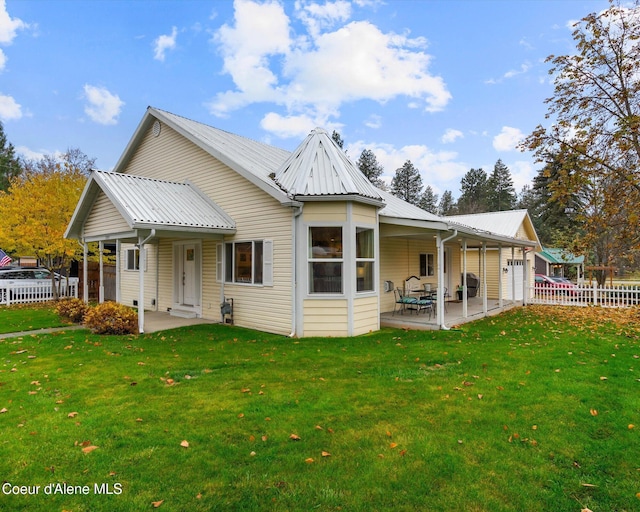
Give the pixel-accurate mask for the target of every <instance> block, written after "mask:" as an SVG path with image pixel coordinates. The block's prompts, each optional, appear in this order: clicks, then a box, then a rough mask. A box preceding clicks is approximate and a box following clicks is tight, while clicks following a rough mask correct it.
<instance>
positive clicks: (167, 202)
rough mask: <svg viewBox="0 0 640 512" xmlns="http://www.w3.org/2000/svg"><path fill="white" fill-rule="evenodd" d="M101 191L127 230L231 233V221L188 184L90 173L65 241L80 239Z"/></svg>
mask: <svg viewBox="0 0 640 512" xmlns="http://www.w3.org/2000/svg"><path fill="white" fill-rule="evenodd" d="M101 191H102V192H103V193H104V194H105V195H106V196H107V198H108V199H109V200H110V201H111V202H112V203H113V205H114V206H115V207H116V209H117V210H118V212H119V213H120V214H121V215H122V217H123V218H124V220H125V221H126V222H127V224H128V226H129V227H130V228H131V229H162V230H171V231H187V232H193V231H196V232H199V233H203V232H204V233H233V232H235V222H234V221H233V219H232V218H231V217H230V216H229V215H227V214H226V213H225V212H224V210H222V208H220V207H219V206H218V205H217V204H215V203H214V202H213V201H211V200H210V199H209V198H208V197H207V196H206V195H205V194H203V193H202V192H201V191H200V190H199V189H198V188H197V187H196V186H195V185H193V184H191V183H188V182H187V183H175V182H171V181H163V180H156V179H151V178H142V177H140V176H131V175H129V174H123V173H115V172H105V171H93V172H92V173H91V177H90V178H89V181H88V182H87V184H86V186H85V189H84V191H83V193H82V196H81V198H80V201H79V202H78V205H77V206H76V210H75V212H74V214H73V217H72V219H71V222H70V223H69V226H68V228H67V232H66V233H65V237H71V238H80V237H81V235H82V227H83V225H84V221H85V220H86V218H87V216H88V215H89V212H90V211H91V209H92V207H93V204H94V201H95V199H96V198H97V196H98V194H99V193H100V192H101Z"/></svg>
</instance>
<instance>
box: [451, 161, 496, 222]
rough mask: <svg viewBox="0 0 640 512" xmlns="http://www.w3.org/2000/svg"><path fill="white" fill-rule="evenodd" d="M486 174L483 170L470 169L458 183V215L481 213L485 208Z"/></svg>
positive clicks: (486, 209)
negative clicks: (459, 192)
mask: <svg viewBox="0 0 640 512" xmlns="http://www.w3.org/2000/svg"><path fill="white" fill-rule="evenodd" d="M487 182H488V179H487V173H486V172H485V171H484V169H470V170H469V172H467V174H465V175H464V176H463V177H462V180H461V181H460V191H461V192H462V193H461V194H460V198H459V199H458V214H460V215H466V214H469V213H483V212H486V211H489V209H488V208H487V192H488V190H487V186H488V185H487Z"/></svg>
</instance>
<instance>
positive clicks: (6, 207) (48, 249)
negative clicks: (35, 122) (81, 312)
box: [0, 158, 87, 288]
mask: <svg viewBox="0 0 640 512" xmlns="http://www.w3.org/2000/svg"><path fill="white" fill-rule="evenodd" d="M51 161H52V158H48V159H46V162H45V164H43V165H45V167H46V166H47V165H48V164H50V163H51ZM28 168H29V170H25V172H23V173H22V174H20V175H19V176H16V177H14V178H12V179H11V182H10V185H9V188H8V189H7V191H4V192H0V211H2V213H3V221H2V223H0V247H3V248H5V249H6V250H7V252H12V253H16V252H17V253H19V254H24V255H30V256H35V257H36V258H38V260H39V261H40V263H41V264H42V265H43V266H44V267H46V268H48V269H49V270H51V271H60V270H62V269H65V270H68V268H69V266H70V264H71V260H72V259H76V258H79V257H80V254H81V252H82V248H81V247H80V245H79V244H78V242H77V241H76V240H67V239H65V238H64V232H65V230H66V228H67V225H68V224H69V221H70V220H71V216H72V214H73V212H74V210H75V207H76V204H77V202H78V200H79V198H80V194H81V193H82V190H83V188H84V185H85V183H86V180H87V179H86V176H85V175H84V174H83V172H82V171H81V170H80V169H78V168H77V167H74V166H72V165H71V164H70V163H69V162H68V161H66V160H62V161H58V163H57V165H55V166H54V167H53V168H46V169H45V170H35V169H36V168H38V164H36V163H34V162H31V163H30V165H29V166H28ZM67 275H68V274H67ZM54 288H55V287H54Z"/></svg>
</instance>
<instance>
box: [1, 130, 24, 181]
mask: <svg viewBox="0 0 640 512" xmlns="http://www.w3.org/2000/svg"><path fill="white" fill-rule="evenodd" d="M21 172H22V165H21V164H20V160H19V159H18V158H17V157H16V154H15V148H14V147H13V144H11V143H10V142H8V141H7V136H6V135H5V133H4V127H3V125H2V123H0V190H7V189H8V188H9V181H10V179H11V178H13V177H14V176H18V175H19V174H20V173H21Z"/></svg>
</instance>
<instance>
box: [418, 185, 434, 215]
mask: <svg viewBox="0 0 640 512" xmlns="http://www.w3.org/2000/svg"><path fill="white" fill-rule="evenodd" d="M418 206H419V207H420V208H422V209H423V210H426V211H428V212H429V213H433V214H435V215H437V214H438V194H436V193H434V191H433V189H432V188H431V185H427V186H426V187H425V189H424V191H423V192H422V195H421V196H420V201H419V202H418Z"/></svg>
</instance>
